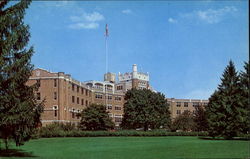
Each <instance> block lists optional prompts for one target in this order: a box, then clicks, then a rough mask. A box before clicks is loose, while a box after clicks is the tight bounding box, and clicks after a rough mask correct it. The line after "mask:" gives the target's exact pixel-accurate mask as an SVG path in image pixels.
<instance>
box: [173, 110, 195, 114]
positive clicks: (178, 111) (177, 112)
mask: <svg viewBox="0 0 250 159" xmlns="http://www.w3.org/2000/svg"><path fill="white" fill-rule="evenodd" d="M187 111H188V110H184V111H183V112H187ZM181 113H182V112H181V110H176V114H181ZM193 113H195V110H193Z"/></svg>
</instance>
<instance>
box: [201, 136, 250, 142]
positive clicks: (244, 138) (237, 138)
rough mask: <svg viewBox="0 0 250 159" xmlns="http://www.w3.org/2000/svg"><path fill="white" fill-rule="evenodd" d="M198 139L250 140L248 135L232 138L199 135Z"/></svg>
mask: <svg viewBox="0 0 250 159" xmlns="http://www.w3.org/2000/svg"><path fill="white" fill-rule="evenodd" d="M199 139H203V140H242V141H250V138H248V137H234V138H232V139H225V138H223V137H214V138H213V137H207V136H206V137H204V136H200V137H199Z"/></svg>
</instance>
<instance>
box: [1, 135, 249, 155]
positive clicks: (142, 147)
mask: <svg viewBox="0 0 250 159" xmlns="http://www.w3.org/2000/svg"><path fill="white" fill-rule="evenodd" d="M249 144H250V143H249V141H239V140H234V141H232V140H202V139H198V138H197V137H181V136H178V137H175V136H170V137H85V138H42V139H37V140H31V141H30V142H27V143H26V144H25V145H24V146H21V147H20V148H18V149H19V150H23V151H24V152H25V153H27V154H29V155H30V156H35V157H36V158H60V159H64V158H69V159H73V158H82V159H166V158H169V159H172V158H183V159H184V158H247V157H249V154H250V152H249V148H250V147H249V146H250V145H249ZM12 148H15V147H12ZM0 158H1V157H0ZM27 158H30V157H27Z"/></svg>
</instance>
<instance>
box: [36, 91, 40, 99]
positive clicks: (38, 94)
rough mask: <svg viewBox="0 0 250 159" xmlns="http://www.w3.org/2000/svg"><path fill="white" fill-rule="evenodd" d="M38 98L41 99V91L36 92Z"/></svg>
mask: <svg viewBox="0 0 250 159" xmlns="http://www.w3.org/2000/svg"><path fill="white" fill-rule="evenodd" d="M36 99H37V100H41V93H39V92H38V93H36Z"/></svg>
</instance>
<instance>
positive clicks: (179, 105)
mask: <svg viewBox="0 0 250 159" xmlns="http://www.w3.org/2000/svg"><path fill="white" fill-rule="evenodd" d="M199 105H201V103H199V102H193V107H197V106H199ZM203 105H207V103H203ZM176 106H177V107H181V102H176ZM184 107H188V102H184Z"/></svg>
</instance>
